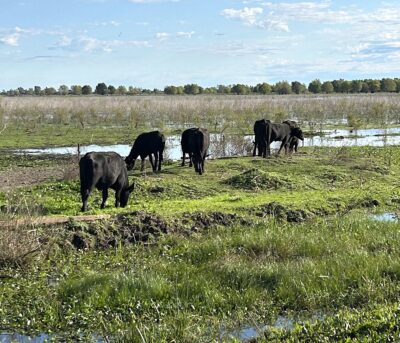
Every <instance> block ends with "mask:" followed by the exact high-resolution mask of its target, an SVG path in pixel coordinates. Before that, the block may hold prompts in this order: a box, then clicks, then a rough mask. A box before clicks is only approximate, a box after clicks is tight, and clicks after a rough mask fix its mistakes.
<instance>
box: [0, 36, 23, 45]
mask: <svg viewBox="0 0 400 343" xmlns="http://www.w3.org/2000/svg"><path fill="white" fill-rule="evenodd" d="M19 38H20V34H18V33H11V34H7V35H4V36H2V37H0V43H3V44H6V45H10V46H18V44H19V43H18V40H19Z"/></svg>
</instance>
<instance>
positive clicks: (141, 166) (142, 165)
mask: <svg viewBox="0 0 400 343" xmlns="http://www.w3.org/2000/svg"><path fill="white" fill-rule="evenodd" d="M140 171H141V172H142V171H144V158H142V161H141V164H140Z"/></svg>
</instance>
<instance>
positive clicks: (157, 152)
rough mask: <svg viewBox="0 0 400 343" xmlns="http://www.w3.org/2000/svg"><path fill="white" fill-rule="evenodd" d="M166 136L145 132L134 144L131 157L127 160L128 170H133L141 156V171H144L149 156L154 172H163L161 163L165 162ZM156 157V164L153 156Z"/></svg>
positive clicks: (158, 132) (155, 132) (154, 132)
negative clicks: (145, 160) (145, 161)
mask: <svg viewBox="0 0 400 343" xmlns="http://www.w3.org/2000/svg"><path fill="white" fill-rule="evenodd" d="M164 148H165V136H164V135H163V134H162V133H161V132H160V131H152V132H145V133H142V134H140V135H139V136H138V137H137V138H136V140H135V142H134V143H133V146H132V149H131V152H130V153H129V156H128V157H127V158H125V162H126V165H127V167H128V170H131V169H133V167H134V166H135V161H136V159H137V158H138V156H140V158H141V160H142V164H141V167H140V170H141V171H143V170H144V159H145V158H146V157H147V156H149V160H150V163H151V166H152V168H153V172H155V171H156V170H158V171H161V162H162V161H163V160H164V157H163V153H164ZM152 155H154V163H153V156H152Z"/></svg>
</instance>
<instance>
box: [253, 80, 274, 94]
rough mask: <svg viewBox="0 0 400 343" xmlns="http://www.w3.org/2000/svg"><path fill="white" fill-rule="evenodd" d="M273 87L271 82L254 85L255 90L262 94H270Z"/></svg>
mask: <svg viewBox="0 0 400 343" xmlns="http://www.w3.org/2000/svg"><path fill="white" fill-rule="evenodd" d="M271 90H272V87H271V85H270V84H268V83H266V82H263V83H259V84H258V85H257V86H255V87H254V91H255V92H256V93H260V94H270V93H271Z"/></svg>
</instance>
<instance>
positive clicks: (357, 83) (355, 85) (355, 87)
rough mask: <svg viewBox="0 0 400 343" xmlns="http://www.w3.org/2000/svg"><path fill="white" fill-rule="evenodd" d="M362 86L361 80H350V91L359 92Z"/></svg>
mask: <svg viewBox="0 0 400 343" xmlns="http://www.w3.org/2000/svg"><path fill="white" fill-rule="evenodd" d="M361 88H362V81H361V80H353V81H351V86H350V92H352V93H360V92H361Z"/></svg>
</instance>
